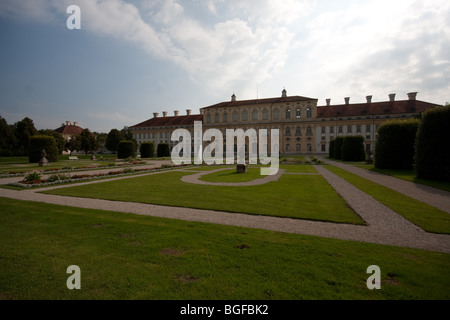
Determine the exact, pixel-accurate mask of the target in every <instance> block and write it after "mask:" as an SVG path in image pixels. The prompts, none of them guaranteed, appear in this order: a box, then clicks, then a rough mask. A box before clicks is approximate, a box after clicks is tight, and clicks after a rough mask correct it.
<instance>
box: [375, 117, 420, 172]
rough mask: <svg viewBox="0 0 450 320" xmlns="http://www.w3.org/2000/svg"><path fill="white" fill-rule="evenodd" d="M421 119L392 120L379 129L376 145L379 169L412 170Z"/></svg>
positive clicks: (376, 164) (376, 159) (376, 163)
mask: <svg viewBox="0 0 450 320" xmlns="http://www.w3.org/2000/svg"><path fill="white" fill-rule="evenodd" d="M419 124H420V120H418V119H408V120H391V121H386V122H385V123H383V124H382V125H381V126H380V127H379V129H378V139H377V142H376V145H375V167H376V168H378V169H400V170H411V169H413V167H414V152H415V141H416V135H417V129H418V128H419Z"/></svg>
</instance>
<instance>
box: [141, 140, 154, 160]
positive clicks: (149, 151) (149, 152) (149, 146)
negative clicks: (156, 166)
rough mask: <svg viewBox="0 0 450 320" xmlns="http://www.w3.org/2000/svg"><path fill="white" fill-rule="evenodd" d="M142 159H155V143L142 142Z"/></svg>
mask: <svg viewBox="0 0 450 320" xmlns="http://www.w3.org/2000/svg"><path fill="white" fill-rule="evenodd" d="M140 152H141V158H153V156H154V153H155V147H154V145H153V142H142V143H141V147H140Z"/></svg>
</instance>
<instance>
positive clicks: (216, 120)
mask: <svg viewBox="0 0 450 320" xmlns="http://www.w3.org/2000/svg"><path fill="white" fill-rule="evenodd" d="M214 121H215V122H216V123H218V122H219V114H218V113H216V115H215V116H214Z"/></svg>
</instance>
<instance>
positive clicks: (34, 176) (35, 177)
mask: <svg viewBox="0 0 450 320" xmlns="http://www.w3.org/2000/svg"><path fill="white" fill-rule="evenodd" d="M23 180H24V181H28V182H31V181H39V180H41V175H40V174H39V173H38V172H37V171H33V172H29V173H27V174H26V176H25V178H23Z"/></svg>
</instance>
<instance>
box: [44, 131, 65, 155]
mask: <svg viewBox="0 0 450 320" xmlns="http://www.w3.org/2000/svg"><path fill="white" fill-rule="evenodd" d="M38 133H39V134H40V135H44V136H50V137H53V138H55V141H56V146H57V147H58V154H62V152H63V151H64V146H65V140H64V138H63V136H62V134H61V133H59V132H56V131H54V130H50V129H43V130H39V132H38Z"/></svg>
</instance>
